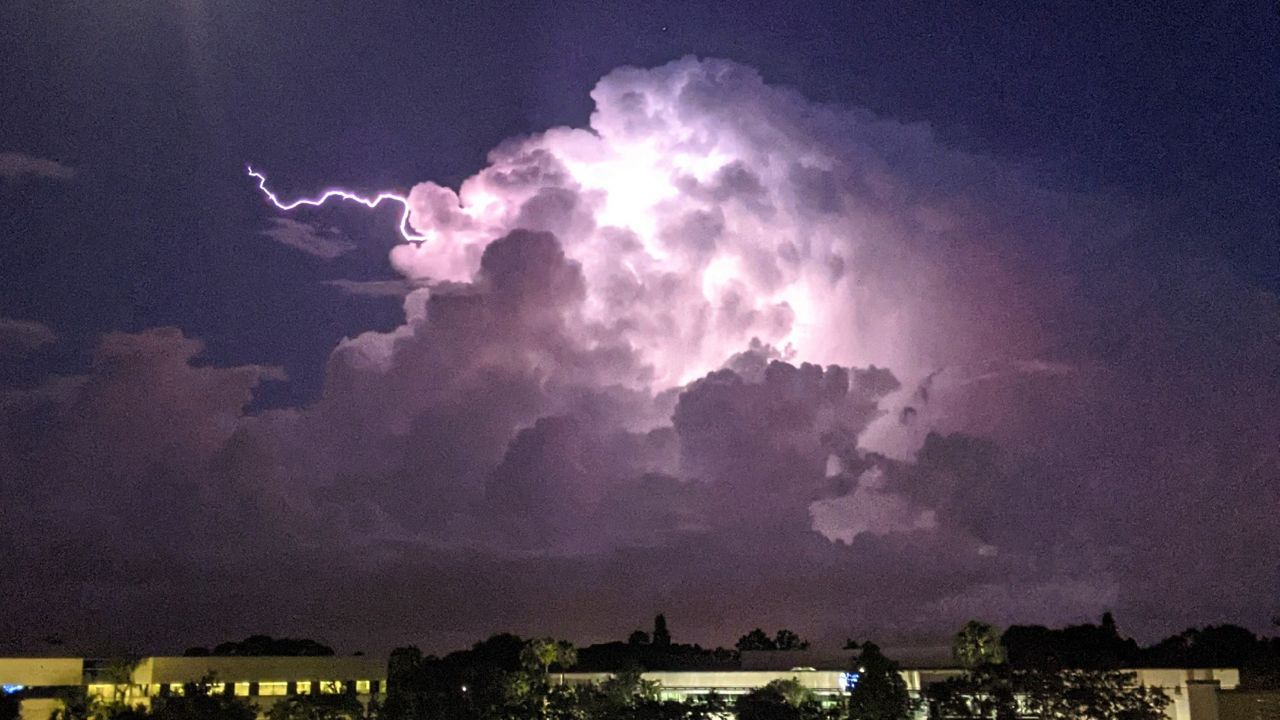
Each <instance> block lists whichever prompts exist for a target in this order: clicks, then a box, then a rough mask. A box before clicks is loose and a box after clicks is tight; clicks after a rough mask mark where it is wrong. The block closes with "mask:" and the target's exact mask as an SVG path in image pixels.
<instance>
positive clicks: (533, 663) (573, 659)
mask: <svg viewBox="0 0 1280 720" xmlns="http://www.w3.org/2000/svg"><path fill="white" fill-rule="evenodd" d="M659 617H661V616H659ZM520 662H521V664H523V665H524V666H525V668H526V669H530V670H535V669H536V670H538V671H539V672H541V673H542V674H543V675H546V674H547V673H549V672H550V671H551V666H552V665H558V666H560V667H562V668H569V667H573V665H574V664H575V663H577V662H578V651H577V650H575V649H574V647H573V644H572V643H569V642H566V641H564V640H555V639H553V638H539V639H536V640H530V641H529V642H528V643H527V644H526V645H525V646H524V649H523V650H521V651H520Z"/></svg>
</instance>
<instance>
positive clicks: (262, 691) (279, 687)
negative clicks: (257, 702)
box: [258, 682, 289, 697]
mask: <svg viewBox="0 0 1280 720" xmlns="http://www.w3.org/2000/svg"><path fill="white" fill-rule="evenodd" d="M287 694H289V683H287V682H260V683H258V695H260V696H264V697H272V696H276V695H287Z"/></svg>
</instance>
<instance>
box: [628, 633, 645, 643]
mask: <svg viewBox="0 0 1280 720" xmlns="http://www.w3.org/2000/svg"><path fill="white" fill-rule="evenodd" d="M627 644H628V645H648V644H649V633H647V632H645V631H643V630H636V631H635V632H633V633H631V635H630V637H628V638H627Z"/></svg>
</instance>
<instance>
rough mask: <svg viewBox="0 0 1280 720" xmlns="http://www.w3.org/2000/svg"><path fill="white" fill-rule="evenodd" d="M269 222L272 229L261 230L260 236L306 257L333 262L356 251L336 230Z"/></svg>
mask: <svg viewBox="0 0 1280 720" xmlns="http://www.w3.org/2000/svg"><path fill="white" fill-rule="evenodd" d="M271 222H272V227H270V228H268V229H266V230H263V231H262V233H261V234H262V235H265V236H266V237H269V238H271V239H272V240H275V241H276V242H278V243H281V244H284V245H288V246H289V247H291V248H293V249H295V250H301V251H302V252H304V253H306V254H308V255H314V256H315V257H318V258H324V259H325V260H333V259H334V258H337V257H339V256H341V255H344V254H346V253H349V252H351V251H352V250H355V249H356V246H355V244H354V243H351V242H348V241H346V240H344V239H342V237H341V233H340V232H339V231H338V230H337V229H336V228H329V229H325V228H319V227H316V226H315V225H312V224H310V223H305V222H298V221H297V220H290V219H289V218H271Z"/></svg>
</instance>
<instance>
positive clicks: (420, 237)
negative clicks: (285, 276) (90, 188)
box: [245, 165, 431, 242]
mask: <svg viewBox="0 0 1280 720" xmlns="http://www.w3.org/2000/svg"><path fill="white" fill-rule="evenodd" d="M245 169H246V170H248V171H249V177H252V178H256V179H257V181H258V189H259V190H261V191H262V194H263V195H266V196H267V199H268V200H270V201H271V204H272V205H275V206H276V207H278V208H280V209H281V210H293V209H294V208H296V207H298V206H300V205H311V206H314V207H319V206H321V205H323V204H325V203H326V202H328V200H329V199H330V198H339V199H342V200H352V201H354V202H358V203H360V204H361V205H364V206H365V207H368V208H376V207H378V206H379V205H381V204H382V202H383V201H384V200H391V201H392V202H397V203H400V205H401V206H402V207H403V208H404V212H403V213H402V214H401V215H400V224H399V230H400V236H401V237H403V238H404V239H405V241H406V242H426V241H427V240H430V239H431V238H430V237H429V236H428V235H427V234H418V233H415V232H414V231H413V230H412V229H410V227H409V212H410V210H409V198H407V197H405V196H403V195H397V194H395V193H390V192H381V193H378V194H377V195H375V196H374V197H372V198H370V197H367V196H364V195H357V194H355V193H353V192H348V191H346V190H342V189H334V190H325V191H324V194H322V195H321V196H320V197H318V198H299V199H297V200H294V201H292V202H282V201H281V200H280V198H278V197H276V194H275V193H273V192H271V190H269V189H268V188H267V177H266V176H265V175H263V174H262V173H260V172H255V171H254V169H253V167H252V166H249V165H246V166H245Z"/></svg>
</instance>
